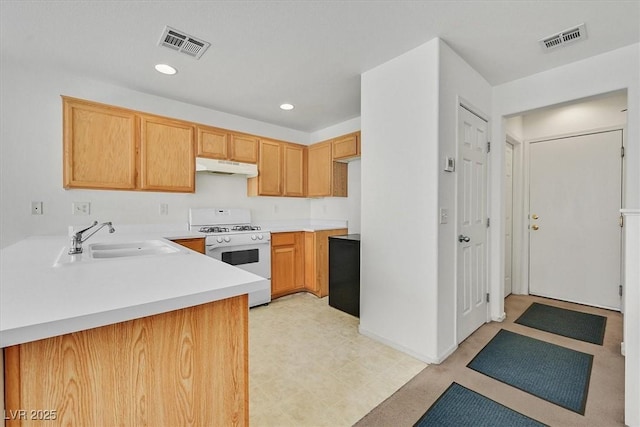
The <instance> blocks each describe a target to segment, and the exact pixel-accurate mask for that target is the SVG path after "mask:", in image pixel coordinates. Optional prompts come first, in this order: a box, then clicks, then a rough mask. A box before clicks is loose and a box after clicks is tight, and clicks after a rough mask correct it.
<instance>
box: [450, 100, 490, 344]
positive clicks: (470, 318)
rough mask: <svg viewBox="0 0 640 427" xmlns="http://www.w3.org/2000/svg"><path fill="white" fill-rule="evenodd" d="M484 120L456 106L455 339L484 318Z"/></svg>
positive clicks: (485, 218)
mask: <svg viewBox="0 0 640 427" xmlns="http://www.w3.org/2000/svg"><path fill="white" fill-rule="evenodd" d="M488 127H489V126H488V123H487V121H486V120H485V119H483V118H482V117H480V116H479V115H477V114H476V113H474V112H472V111H471V110H469V109H467V108H465V107H464V106H462V105H459V106H458V160H457V162H456V163H457V167H456V169H457V171H458V174H457V181H458V183H457V186H458V188H457V191H458V196H457V197H458V200H457V208H456V210H457V212H456V217H457V233H456V235H457V239H456V240H457V245H458V247H457V261H456V262H457V274H456V280H457V341H458V343H460V342H462V341H464V340H465V339H466V338H467V337H468V336H469V335H471V333H473V331H475V330H476V329H478V328H479V327H480V326H482V325H483V324H484V323H486V321H487V316H488V301H487V300H488V293H487V290H488V287H487V275H488V273H487V254H488V251H487V240H488V236H487V225H488V223H487V154H488V141H489V138H488Z"/></svg>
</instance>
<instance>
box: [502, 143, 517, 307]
mask: <svg viewBox="0 0 640 427" xmlns="http://www.w3.org/2000/svg"><path fill="white" fill-rule="evenodd" d="M513 152H514V147H513V144H511V143H510V142H509V141H507V142H506V145H505V148H504V282H503V283H504V287H503V292H502V296H503V297H504V298H506V297H507V296H509V295H511V292H513V271H514V268H513V253H514V250H513V210H514V209H513V205H514V197H513V196H514V193H513V181H514V179H513V175H514V174H513V172H514V165H513Z"/></svg>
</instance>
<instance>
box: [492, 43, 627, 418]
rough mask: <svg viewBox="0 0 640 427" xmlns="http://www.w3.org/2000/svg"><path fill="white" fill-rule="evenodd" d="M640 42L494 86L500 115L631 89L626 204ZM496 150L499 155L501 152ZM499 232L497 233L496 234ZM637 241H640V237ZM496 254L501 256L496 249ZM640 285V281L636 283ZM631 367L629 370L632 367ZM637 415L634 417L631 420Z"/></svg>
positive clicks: (501, 134) (497, 131)
mask: <svg viewBox="0 0 640 427" xmlns="http://www.w3.org/2000/svg"><path fill="white" fill-rule="evenodd" d="M639 76H640V44H635V45H631V46H627V47H624V48H620V49H617V50H614V51H611V52H607V53H604V54H602V55H598V56H594V57H591V58H588V59H585V60H583V61H577V62H574V63H572V64H569V65H566V66H563V67H558V68H555V69H553V70H549V71H546V72H543V73H539V74H535V75H532V76H529V77H526V78H523V79H520V80H516V81H513V82H509V83H505V84H503V85H500V86H496V87H494V90H493V116H494V117H496V118H501V117H507V116H512V115H516V114H521V113H523V112H526V111H531V110H536V109H539V108H543V107H547V106H550V105H556V104H560V103H565V102H568V101H572V100H577V99H583V98H587V97H591V96H596V95H600V94H604V93H608V92H614V91H617V90H625V89H626V90H627V97H628V114H627V139H626V150H625V154H626V156H625V179H624V196H625V197H624V199H625V207H626V208H638V207H640V78H639ZM492 131H493V135H494V139H496V137H497V138H498V139H499V140H500V141H503V140H504V139H505V128H504V124H503V121H502V120H494V122H493V127H492ZM495 153H499V154H497V155H496V156H495V157H494V159H493V161H494V163H495V162H496V157H500V158H499V159H497V161H499V162H500V163H502V162H503V159H504V151H503V150H501V151H496V152H495ZM495 153H494V154H495ZM502 174H503V171H502V170H498V168H494V169H492V175H491V180H492V186H493V187H494V188H499V187H498V186H499V185H501V182H502ZM503 206H504V197H503V195H499V197H494V198H493V199H492V203H491V217H492V218H494V219H495V222H497V223H499V224H500V227H495V228H493V227H492V228H493V230H492V237H493V238H496V239H497V238H501V236H502V233H504V225H503V220H504V218H503ZM494 234H496V235H495V236H494ZM636 239H640V237H639V236H636ZM492 256H493V257H494V259H495V257H497V256H499V253H498V252H497V251H495V252H494V253H492ZM624 262H625V263H629V262H631V263H637V259H626V258H625V260H624ZM491 268H492V273H493V274H492V278H493V279H492V282H491V289H492V293H494V294H496V295H497V294H498V292H499V290H500V289H501V286H502V284H501V280H500V278H501V277H502V271H501V270H500V269H499V265H496V264H495V263H492V265H491ZM636 285H637V284H636ZM625 301H626V302H627V303H631V304H628V305H627V306H626V310H627V313H629V312H631V313H637V312H638V311H640V304H638V302H637V301H635V302H631V301H628V300H626V299H625ZM491 305H492V307H491V310H492V313H493V312H497V311H502V309H503V308H502V307H503V300H502V299H501V298H499V299H494V300H493V301H492V304H491ZM628 318H629V316H625V319H624V320H625V322H624V328H625V334H627V333H629V334H635V336H637V335H638V334H640V325H638V324H633V323H630V322H628ZM626 357H627V358H632V359H627V363H632V364H633V366H634V367H635V369H634V370H633V371H634V372H636V373H637V372H638V364H640V357H639V356H638V355H637V354H636V355H630V354H627V356H626ZM627 371H629V369H627ZM639 381H640V380H639V379H638V376H637V375H635V376H631V375H629V373H628V372H627V374H625V382H626V386H625V387H626V390H627V391H630V390H635V391H636V392H635V395H633V394H632V393H626V394H625V407H626V408H627V414H626V416H627V420H626V421H627V424H631V423H633V424H636V425H637V422H638V414H637V410H635V411H634V408H635V409H637V402H638V399H640V396H638V395H637V394H638V393H637V390H639V389H640V387H639V386H638V382H639ZM630 416H633V417H634V418H629V417H630Z"/></svg>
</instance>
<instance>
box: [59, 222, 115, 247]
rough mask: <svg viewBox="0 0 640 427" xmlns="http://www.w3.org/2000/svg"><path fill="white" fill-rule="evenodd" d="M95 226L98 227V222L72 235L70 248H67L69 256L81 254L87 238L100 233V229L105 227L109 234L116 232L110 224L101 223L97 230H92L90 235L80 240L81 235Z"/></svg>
mask: <svg viewBox="0 0 640 427" xmlns="http://www.w3.org/2000/svg"><path fill="white" fill-rule="evenodd" d="M97 225H98V221H94V222H93V224H91V225H90V226H89V227H87V228H85V229H84V230H80V231H76V232H75V233H73V236H71V246H70V247H69V255H75V254H81V253H82V244H83V243H84V242H86V241H87V239H89V237H91V236H93V235H94V234H96V233H97V232H98V231H100V230H101V229H102V227H105V226H107V227H109V233H115V231H116V229H115V228H113V225H111V222H103V223H102V224H100V226H99V227H98V228H96V229H95V230H93V232H92V233H91V234H89V235H88V236H87V237H85V238H84V239H83V238H82V233H84V232H85V231H89V230H91V229H92V228H94V227H95V226H97Z"/></svg>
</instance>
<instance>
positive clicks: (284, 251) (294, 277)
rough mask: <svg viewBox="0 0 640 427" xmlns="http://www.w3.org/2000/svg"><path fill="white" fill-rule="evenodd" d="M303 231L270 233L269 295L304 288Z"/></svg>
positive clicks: (275, 295) (274, 296)
mask: <svg viewBox="0 0 640 427" xmlns="http://www.w3.org/2000/svg"><path fill="white" fill-rule="evenodd" d="M304 280H305V278H304V233H303V232H291V233H273V234H272V235H271V296H272V298H277V297H279V296H282V295H287V294H290V293H293V292H298V291H300V290H302V289H304V285H305V284H304Z"/></svg>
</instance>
